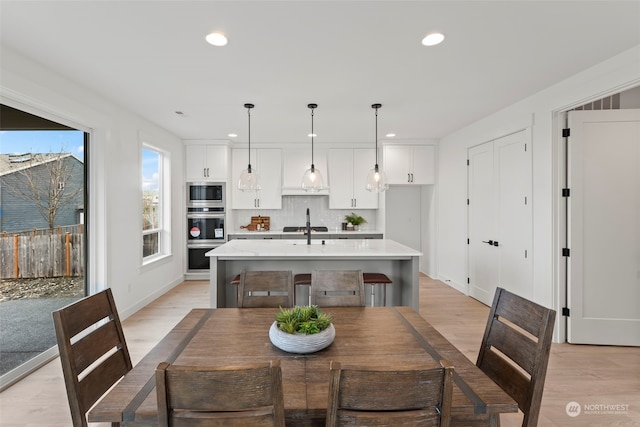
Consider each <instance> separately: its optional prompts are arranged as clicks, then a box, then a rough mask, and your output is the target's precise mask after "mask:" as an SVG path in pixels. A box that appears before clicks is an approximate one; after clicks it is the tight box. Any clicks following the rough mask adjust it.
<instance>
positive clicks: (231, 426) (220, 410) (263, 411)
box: [156, 360, 284, 427]
mask: <svg viewBox="0 0 640 427" xmlns="http://www.w3.org/2000/svg"><path fill="white" fill-rule="evenodd" d="M156 391H157V398H158V425H160V426H172V427H182V426H185V427H186V426H207V427H218V426H220V427H240V426H243V427H244V426H255V427H266V426H270V427H284V395H283V392H282V371H281V368H280V361H279V360H274V361H271V362H270V363H263V364H252V365H246V366H223V367H203V366H197V367H196V366H179V365H170V364H169V363H167V362H162V363H160V364H159V365H158V367H157V369H156Z"/></svg>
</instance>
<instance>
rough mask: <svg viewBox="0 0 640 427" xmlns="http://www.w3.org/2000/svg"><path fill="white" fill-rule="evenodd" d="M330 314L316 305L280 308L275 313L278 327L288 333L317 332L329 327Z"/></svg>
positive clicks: (308, 333) (306, 333) (307, 333)
mask: <svg viewBox="0 0 640 427" xmlns="http://www.w3.org/2000/svg"><path fill="white" fill-rule="evenodd" d="M332 320H333V319H332V318H331V315H330V314H327V313H324V312H322V311H321V310H320V309H319V308H318V306H317V305H310V306H296V307H293V308H282V307H280V312H279V313H278V314H276V322H277V324H278V329H280V330H281V331H283V332H286V333H288V334H296V333H297V334H305V335H312V334H317V333H318V332H321V331H323V330H325V329H327V328H328V327H329V325H331V322H332Z"/></svg>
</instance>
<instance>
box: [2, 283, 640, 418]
mask: <svg viewBox="0 0 640 427" xmlns="http://www.w3.org/2000/svg"><path fill="white" fill-rule="evenodd" d="M208 301H209V290H208V283H207V282H196V281H189V282H184V283H183V284H181V285H180V286H178V287H176V288H175V289H173V290H172V291H170V292H168V293H167V294H165V295H164V296H162V297H160V298H158V299H157V300H156V301H154V302H153V303H151V304H149V305H148V306H147V307H145V308H144V309H142V310H140V311H139V312H138V313H136V314H135V315H133V316H131V317H129V318H128V319H126V320H125V321H124V322H123V326H124V330H125V335H126V338H127V343H128V345H129V349H130V352H131V358H132V360H133V363H134V364H135V363H137V362H138V361H139V360H140V359H141V358H142V357H143V356H144V355H145V354H146V353H147V352H148V351H149V350H150V349H151V348H152V347H153V346H154V345H155V343H156V342H157V341H158V340H159V339H160V338H162V337H163V336H164V335H165V334H166V333H167V332H168V331H169V330H170V329H171V328H172V327H173V326H174V325H175V324H176V323H177V322H178V320H180V319H181V318H182V317H183V316H184V315H185V314H186V313H187V312H188V311H189V310H190V309H191V308H194V307H206V306H208ZM488 312H489V308H488V307H486V306H485V305H483V304H481V303H479V302H478V301H476V300H474V299H472V298H469V297H467V296H465V295H463V294H461V293H459V292H458V291H456V290H454V289H452V288H450V287H449V286H447V285H445V284H443V283H442V282H439V281H437V280H432V279H430V278H428V277H426V276H423V277H421V279H420V314H421V315H422V316H423V317H425V318H426V319H427V320H428V321H429V322H430V323H431V324H433V325H434V326H435V327H436V328H437V329H438V330H439V331H440V332H441V333H442V334H443V335H444V336H445V337H446V338H447V339H448V340H449V341H451V342H452V343H453V344H454V345H455V346H456V347H458V348H459V349H460V350H461V351H462V352H463V353H464V354H465V355H466V356H467V357H468V358H469V359H471V360H473V361H475V359H476V355H477V352H478V348H479V346H480V341H481V339H482V333H483V331H484V327H485V323H486V319H487V315H488ZM572 401H575V402H578V403H579V404H580V405H627V410H626V411H624V413H622V414H593V413H591V414H585V413H582V414H580V415H578V416H577V417H574V418H572V417H569V416H568V415H567V414H566V411H565V407H566V405H567V404H568V403H569V402H572ZM623 408H624V407H623ZM593 409H594V410H596V411H597V410H598V409H602V408H599V407H593ZM70 419H71V417H70V415H69V409H68V404H67V400H66V392H65V390H64V381H63V379H62V370H61V368H60V361H59V360H58V359H54V360H53V361H52V362H50V363H48V364H47V365H45V366H44V367H42V368H41V369H39V370H38V371H36V372H35V373H33V374H31V375H30V376H28V377H26V378H25V379H23V380H22V381H20V382H18V383H16V384H15V385H13V386H12V387H10V388H9V389H7V390H5V391H4V392H3V393H1V394H0V426H2V427H14V426H16V427H17V426H21V427H22V426H47V427H62V426H64V427H68V426H71V421H70ZM501 421H502V426H503V427H512V426H519V425H520V424H521V422H522V415H521V414H510V415H509V416H503V417H502V420H501ZM101 425H104V426H106V424H92V426H101ZM539 425H540V426H580V427H582V426H594V427H595V426H598V427H600V426H640V348H628V347H601V346H576V345H569V344H553V347H552V351H551V359H550V362H549V369H548V372H547V380H546V384H545V392H544V396H543V399H542V410H541V415H540V422H539Z"/></svg>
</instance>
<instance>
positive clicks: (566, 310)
mask: <svg viewBox="0 0 640 427" xmlns="http://www.w3.org/2000/svg"><path fill="white" fill-rule="evenodd" d="M562 315H563V316H567V317H570V316H571V310H570V309H569V307H562Z"/></svg>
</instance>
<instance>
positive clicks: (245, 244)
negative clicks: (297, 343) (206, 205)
mask: <svg viewBox="0 0 640 427" xmlns="http://www.w3.org/2000/svg"><path fill="white" fill-rule="evenodd" d="M206 256H207V257H209V265H210V280H211V282H210V286H211V307H212V308H217V307H235V306H236V297H237V296H236V286H235V285H231V284H230V282H231V280H232V279H233V278H234V277H235V276H236V275H237V274H240V272H241V271H242V270H254V271H257V270H292V271H293V274H294V275H295V274H299V273H311V271H312V270H362V272H363V273H364V272H367V273H384V274H386V275H387V276H389V278H390V279H391V280H392V281H393V283H392V284H391V285H388V286H387V304H388V305H405V306H410V307H412V308H413V309H414V310H415V311H416V312H418V310H419V289H420V288H419V269H418V268H419V265H420V256H422V253H420V252H419V251H416V250H415V249H412V248H409V247H407V246H404V245H402V244H400V243H398V242H395V241H393V240H388V239H349V240H338V239H335V240H334V239H329V240H317V239H315V240H312V242H311V244H310V245H307V243H306V241H304V240H232V241H230V242H227V243H225V244H224V245H222V246H219V247H217V248H215V249H212V250H211V251H209V252H207V254H206ZM366 288H367V289H365V291H366V292H368V293H369V292H370V291H371V290H370V289H368V288H370V286H367V287H366ZM298 291H300V289H296V292H298ZM303 292H304V291H303ZM381 299H382V297H381V295H377V296H376V301H377V302H379V301H381ZM365 300H366V301H369V297H366V298H365ZM304 302H305V298H297V299H296V303H297V304H304Z"/></svg>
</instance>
